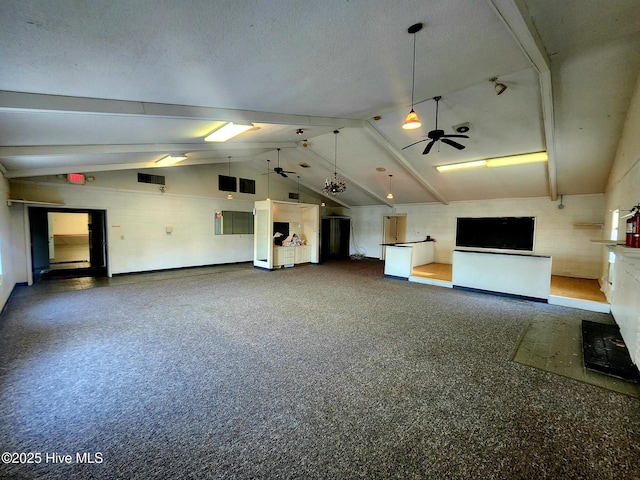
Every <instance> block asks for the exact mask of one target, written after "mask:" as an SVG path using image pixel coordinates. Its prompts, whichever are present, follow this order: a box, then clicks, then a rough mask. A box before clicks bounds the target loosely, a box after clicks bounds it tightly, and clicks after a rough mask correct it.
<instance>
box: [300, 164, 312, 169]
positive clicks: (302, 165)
mask: <svg viewBox="0 0 640 480" xmlns="http://www.w3.org/2000/svg"><path fill="white" fill-rule="evenodd" d="M298 165H300V166H301V167H302V168H310V167H311V165H309V164H308V163H299V164H298Z"/></svg>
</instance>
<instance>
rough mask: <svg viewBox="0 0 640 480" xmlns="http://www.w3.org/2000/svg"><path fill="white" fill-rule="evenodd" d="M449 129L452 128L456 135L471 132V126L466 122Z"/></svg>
mask: <svg viewBox="0 0 640 480" xmlns="http://www.w3.org/2000/svg"><path fill="white" fill-rule="evenodd" d="M451 128H453V131H454V132H456V133H467V132H468V131H469V130H471V124H470V123H469V122H466V123H461V124H459V125H454V126H453V127H451Z"/></svg>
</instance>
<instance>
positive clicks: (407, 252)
mask: <svg viewBox="0 0 640 480" xmlns="http://www.w3.org/2000/svg"><path fill="white" fill-rule="evenodd" d="M433 257H434V248H433V242H432V241H421V242H405V243H394V244H386V245H385V254H384V258H385V260H384V274H385V275H387V276H390V277H399V278H406V279H408V278H409V277H410V276H411V272H412V271H413V267H415V266H416V265H426V264H427V263H433Z"/></svg>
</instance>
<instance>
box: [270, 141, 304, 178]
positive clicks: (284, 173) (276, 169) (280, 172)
mask: <svg viewBox="0 0 640 480" xmlns="http://www.w3.org/2000/svg"><path fill="white" fill-rule="evenodd" d="M276 150H278V166H277V167H273V172H269V173H277V174H278V175H280V176H282V177H284V178H288V177H289V175H287V173H296V172H292V171H290V170H285V169H284V168H282V167H281V166H280V149H279V148H277V149H276ZM267 161H269V160H267ZM269 173H263V175H269Z"/></svg>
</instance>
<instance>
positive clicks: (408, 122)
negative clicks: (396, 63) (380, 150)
mask: <svg viewBox="0 0 640 480" xmlns="http://www.w3.org/2000/svg"><path fill="white" fill-rule="evenodd" d="M420 30H422V23H416V24H415V25H411V26H410V27H409V28H408V30H407V32H408V33H410V34H411V35H413V73H412V75H411V111H410V112H409V115H407V118H405V119H404V122H403V123H402V128H403V129H405V130H414V129H416V128H420V127H421V126H422V122H420V119H419V118H418V114H417V113H416V112H414V111H413V93H414V90H415V84H416V33H418V32H419V31H420Z"/></svg>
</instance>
